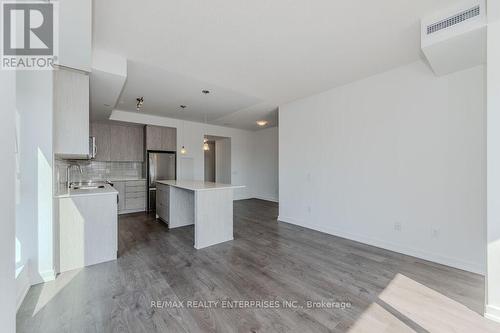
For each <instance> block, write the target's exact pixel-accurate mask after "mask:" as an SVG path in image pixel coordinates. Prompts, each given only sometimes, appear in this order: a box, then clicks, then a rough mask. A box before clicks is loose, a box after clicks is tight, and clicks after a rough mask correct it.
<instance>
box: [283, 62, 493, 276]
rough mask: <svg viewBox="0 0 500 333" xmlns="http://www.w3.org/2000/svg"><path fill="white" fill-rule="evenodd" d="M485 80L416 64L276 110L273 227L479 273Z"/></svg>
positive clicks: (476, 71) (479, 71)
mask: <svg viewBox="0 0 500 333" xmlns="http://www.w3.org/2000/svg"><path fill="white" fill-rule="evenodd" d="M484 81H485V75H484V68H483V67H476V68H472V69H469V70H466V71H462V72H458V73H454V74H451V75H448V76H444V77H439V78H438V77H435V76H434V75H433V74H432V72H431V71H430V69H429V68H428V67H427V65H425V64H424V63H422V62H416V63H413V64H410V65H407V66H404V67H400V68H398V69H395V70H392V71H389V72H386V73H383V74H379V75H376V76H373V77H370V78H367V79H364V80H361V81H358V82H355V83H352V84H349V85H346V86H343V87H339V88H336V89H333V90H330V91H327V92H324V93H322V94H318V95H315V96H311V97H309V98H305V99H301V100H298V101H295V102H293V103H290V104H287V105H283V106H281V107H280V112H279V123H280V130H279V193H280V219H281V220H282V221H286V222H290V223H295V224H298V225H302V226H305V227H309V228H312V229H317V230H320V231H323V232H327V233H331V234H335V235H339V236H342V237H345V238H350V239H354V240H358V241H362V242H365V243H368V244H373V245H376V246H380V247H384V248H387V249H392V250H395V251H399V252H403V253H407V254H410V255H414V256H417V257H421V258H425V259H429V260H433V261H436V262H440V263H443V264H447V265H450V266H455V267H459V268H463V269H466V270H470V271H474V272H480V273H484V271H485V260H486V258H485V241H486V240H485V233H486V230H485V224H486V222H485V210H486V208H485V200H486V199H485V191H486V188H485V179H486V178H485V171H486V166H485V163H486V162H485V159H486V158H485V149H486V146H485V135H486V133H485V82H484ZM299 156H301V157H300V158H299ZM396 223H399V224H401V231H397V230H395V224H396ZM433 229H435V230H436V232H437V235H436V234H434V235H433Z"/></svg>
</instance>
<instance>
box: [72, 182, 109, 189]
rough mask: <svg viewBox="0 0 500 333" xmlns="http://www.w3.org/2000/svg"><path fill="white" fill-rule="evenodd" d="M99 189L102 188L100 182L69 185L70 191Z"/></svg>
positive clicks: (102, 185)
mask: <svg viewBox="0 0 500 333" xmlns="http://www.w3.org/2000/svg"><path fill="white" fill-rule="evenodd" d="M99 188H104V184H103V183H102V182H81V183H72V184H71V189H72V190H96V189H99Z"/></svg>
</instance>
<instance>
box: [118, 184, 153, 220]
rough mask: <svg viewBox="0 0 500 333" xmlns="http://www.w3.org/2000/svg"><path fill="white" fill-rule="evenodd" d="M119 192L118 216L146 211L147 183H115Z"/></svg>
mask: <svg viewBox="0 0 500 333" xmlns="http://www.w3.org/2000/svg"><path fill="white" fill-rule="evenodd" d="M113 185H114V188H115V189H116V190H117V191H118V214H126V213H134V212H143V211H145V210H146V181H145V180H142V179H141V180H128V181H114V182H113Z"/></svg>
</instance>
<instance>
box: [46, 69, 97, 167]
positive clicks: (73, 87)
mask: <svg viewBox="0 0 500 333" xmlns="http://www.w3.org/2000/svg"><path fill="white" fill-rule="evenodd" d="M53 84H54V105H53V107H54V153H55V154H57V155H59V156H60V157H63V158H84V157H87V156H88V154H89V76H88V74H86V73H83V72H80V71H76V70H71V69H66V68H60V67H59V68H57V69H56V70H54V83H53Z"/></svg>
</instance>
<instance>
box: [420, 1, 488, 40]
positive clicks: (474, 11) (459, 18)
mask: <svg viewBox="0 0 500 333" xmlns="http://www.w3.org/2000/svg"><path fill="white" fill-rule="evenodd" d="M480 14H481V9H480V6H475V7H472V8H470V9H468V10H465V11H463V12H460V13H458V14H456V15H453V16H451V17H449V18H447V19H444V20H441V21H439V22H436V23H433V24H431V25H429V26H427V35H430V34H433V33H436V32H438V31H440V30H443V29H446V28H449V27H452V26H454V25H457V24H459V23H462V22H464V21H467V20H469V19H471V18H473V17H476V16H479V15H480Z"/></svg>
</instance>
